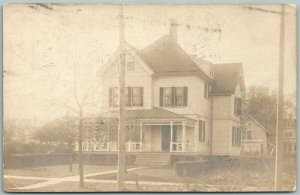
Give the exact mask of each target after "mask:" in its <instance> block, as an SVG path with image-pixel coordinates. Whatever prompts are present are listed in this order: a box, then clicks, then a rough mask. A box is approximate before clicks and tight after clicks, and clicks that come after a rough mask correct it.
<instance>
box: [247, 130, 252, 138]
mask: <svg viewBox="0 0 300 195" xmlns="http://www.w3.org/2000/svg"><path fill="white" fill-rule="evenodd" d="M247 139H248V140H251V139H252V131H247Z"/></svg>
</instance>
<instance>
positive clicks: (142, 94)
mask: <svg viewBox="0 0 300 195" xmlns="http://www.w3.org/2000/svg"><path fill="white" fill-rule="evenodd" d="M140 98H141V106H143V105H144V88H143V87H140Z"/></svg>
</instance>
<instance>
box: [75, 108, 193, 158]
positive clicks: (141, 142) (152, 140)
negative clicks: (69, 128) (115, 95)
mask: <svg viewBox="0 0 300 195" xmlns="http://www.w3.org/2000/svg"><path fill="white" fill-rule="evenodd" d="M133 113H134V114H133ZM109 116H110V119H111V116H112V114H110V115H109ZM127 116H130V117H128V118H127V120H126V122H127V124H126V129H125V131H126V151H127V152H172V153H180V152H196V147H195V143H197V132H196V131H198V128H197V127H196V126H197V123H196V120H193V119H190V118H187V117H184V116H182V115H178V114H175V113H173V112H170V111H167V110H164V109H160V108H154V109H151V110H140V111H138V110H129V113H128V115H127ZM102 120H103V119H102ZM106 123H107V122H106ZM113 124H114V125H113ZM113 124H111V123H110V124H108V125H106V127H107V128H106V130H105V128H102V129H101V128H100V129H98V136H97V135H95V136H92V137H91V136H87V139H85V140H84V141H83V142H82V150H83V151H84V152H105V151H106V152H109V151H118V140H117V138H116V136H115V134H117V128H118V121H116V120H115V121H114V123H113ZM116 124H117V125H116ZM113 126H114V127H113ZM111 128H114V130H113V131H111ZM111 132H113V134H114V136H112V135H110V134H112V133H111ZM97 137H98V138H97ZM113 137H114V138H113ZM78 150H79V148H78V143H76V144H75V151H78Z"/></svg>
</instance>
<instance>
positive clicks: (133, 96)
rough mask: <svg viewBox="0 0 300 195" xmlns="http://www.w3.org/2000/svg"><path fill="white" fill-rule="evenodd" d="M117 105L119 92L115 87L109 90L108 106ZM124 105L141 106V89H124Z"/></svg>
mask: <svg viewBox="0 0 300 195" xmlns="http://www.w3.org/2000/svg"><path fill="white" fill-rule="evenodd" d="M118 105H119V91H118V88H117V87H111V88H109V106H110V107H115V106H118ZM125 105H126V106H143V87H126V88H125Z"/></svg>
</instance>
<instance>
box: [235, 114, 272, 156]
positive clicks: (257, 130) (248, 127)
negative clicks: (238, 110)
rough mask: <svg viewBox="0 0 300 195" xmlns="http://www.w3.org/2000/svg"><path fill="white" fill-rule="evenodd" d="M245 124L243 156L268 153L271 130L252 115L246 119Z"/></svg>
mask: <svg viewBox="0 0 300 195" xmlns="http://www.w3.org/2000/svg"><path fill="white" fill-rule="evenodd" d="M244 126H245V129H244V131H243V133H242V148H241V154H242V155H243V156H261V155H267V154H268V142H267V140H268V137H269V136H270V132H269V131H268V130H267V129H266V128H265V127H264V126H262V125H261V124H260V123H259V122H258V121H257V120H256V119H255V118H253V117H252V116H251V115H250V116H248V117H247V118H246V119H245V121H244Z"/></svg>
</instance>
